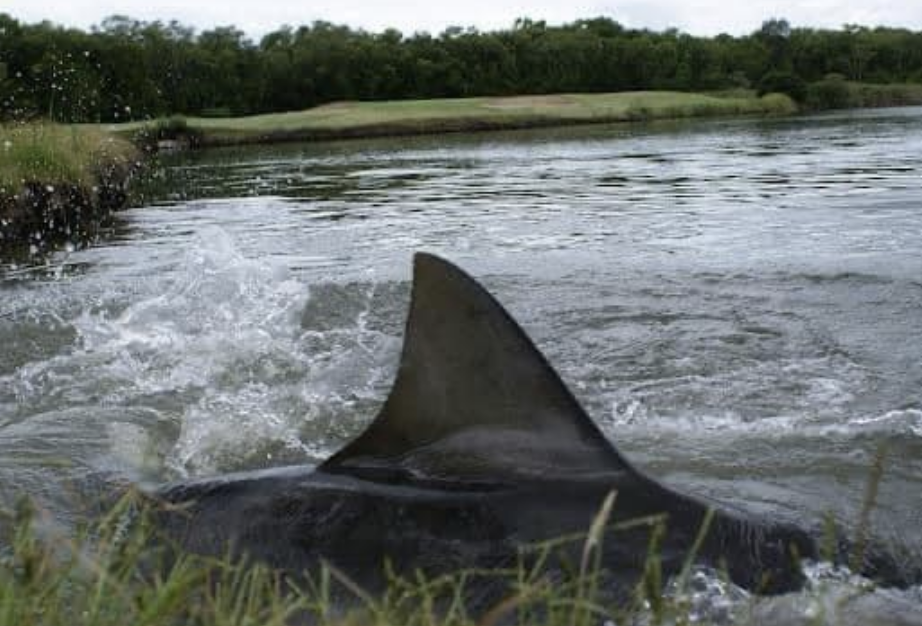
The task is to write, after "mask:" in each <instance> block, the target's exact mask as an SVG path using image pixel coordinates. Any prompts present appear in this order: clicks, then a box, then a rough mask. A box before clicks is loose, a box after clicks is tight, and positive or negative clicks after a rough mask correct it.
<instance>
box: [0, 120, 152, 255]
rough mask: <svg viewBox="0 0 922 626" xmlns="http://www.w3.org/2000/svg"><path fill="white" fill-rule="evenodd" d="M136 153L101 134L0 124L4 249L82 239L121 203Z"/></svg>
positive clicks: (0, 245) (0, 229)
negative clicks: (93, 223)
mask: <svg viewBox="0 0 922 626" xmlns="http://www.w3.org/2000/svg"><path fill="white" fill-rule="evenodd" d="M136 155H137V151H136V149H135V148H134V146H132V145H131V143H130V142H128V141H126V140H125V139H124V138H119V137H114V136H112V135H111V134H109V133H106V132H103V131H102V130H100V129H96V128H90V127H78V126H62V125H56V124H46V123H30V124H15V125H2V126H0V252H2V253H7V252H10V251H11V250H13V249H15V248H18V247H21V246H23V245H25V246H33V247H34V246H39V247H41V246H44V245H46V244H48V243H50V242H52V241H54V240H55V239H59V238H61V237H79V236H80V235H81V234H85V231H87V230H88V229H89V226H90V222H92V221H93V220H97V219H99V218H100V217H101V216H103V215H104V214H105V213H107V212H108V211H110V210H112V209H115V208H118V207H119V205H120V204H122V203H124V200H125V197H124V187H125V183H126V181H127V178H128V175H129V172H130V170H131V168H132V165H133V163H134V162H135V160H136Z"/></svg>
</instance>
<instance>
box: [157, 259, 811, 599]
mask: <svg viewBox="0 0 922 626" xmlns="http://www.w3.org/2000/svg"><path fill="white" fill-rule="evenodd" d="M613 491H614V492H615V493H616V501H615V506H614V509H613V514H612V518H611V523H612V524H616V523H618V522H620V521H625V520H632V519H636V518H640V517H645V516H651V515H659V516H662V519H664V520H665V535H664V536H663V538H662V543H661V546H660V557H661V563H662V567H663V570H664V572H666V573H674V572H677V571H678V570H679V569H680V568H681V566H682V564H683V562H684V561H685V559H686V557H687V555H688V554H689V552H690V550H691V548H692V545H693V543H694V541H695V537H696V536H697V535H698V533H699V529H700V528H701V526H702V524H703V522H704V520H705V517H706V515H707V512H708V510H709V509H712V508H713V509H714V514H713V518H712V521H711V524H710V526H709V531H708V533H707V535H706V537H705V539H704V542H703V544H702V545H701V547H700V550H699V551H698V552H697V555H696V560H697V562H698V563H700V564H703V565H707V566H712V567H714V568H718V569H722V570H724V571H726V573H727V575H728V576H729V577H730V579H731V580H732V581H733V582H735V583H736V584H738V585H740V586H742V587H744V588H746V589H750V590H755V591H758V592H760V593H780V592H785V591H788V590H792V589H796V588H798V587H800V586H801V584H802V582H803V575H802V573H801V570H800V567H799V559H802V558H815V557H816V556H817V544H816V543H815V541H814V540H813V539H812V538H811V537H810V536H809V535H808V534H807V533H806V532H804V531H803V530H801V529H799V528H797V527H794V526H790V525H785V524H779V523H774V522H773V521H771V520H768V519H759V518H756V517H752V516H748V515H746V514H745V513H742V512H736V511H731V510H730V509H729V508H728V507H726V506H722V505H717V504H716V503H713V502H710V501H707V500H705V499H703V498H699V497H693V496H689V495H685V494H681V493H678V492H676V491H673V490H672V489H670V488H669V487H666V486H664V485H662V484H660V483H659V482H657V481H656V480H654V479H652V478H650V477H648V476H646V475H644V474H643V473H642V472H641V471H639V470H638V469H636V468H634V467H633V466H632V465H631V464H630V463H629V462H628V461H627V459H625V458H624V457H623V456H622V455H621V454H620V453H619V452H618V451H617V450H616V449H615V448H614V446H613V445H612V444H611V443H610V442H609V441H608V440H607V439H606V438H605V436H603V434H602V433H601V432H600V431H599V429H598V428H597V427H596V426H595V424H594V423H593V422H592V420H591V419H590V418H589V417H588V416H587V415H586V413H585V412H584V411H583V409H582V408H581V407H580V405H579V403H578V402H577V400H576V399H575V398H574V397H573V395H572V394H571V393H570V391H569V390H568V389H567V387H566V386H565V385H564V384H563V382H562V381H561V379H560V378H559V376H558V375H557V374H556V373H555V372H554V370H553V368H551V366H550V365H549V364H548V362H547V361H546V360H545V358H544V357H543V356H542V355H541V353H540V352H539V351H538V350H537V348H536V347H535V346H534V345H533V344H532V342H531V341H530V339H529V338H528V337H527V336H526V334H525V333H524V332H523V331H522V330H521V328H520V327H519V326H518V325H517V324H516V322H515V321H514V320H513V319H512V318H511V317H510V316H509V314H508V313H507V312H506V311H505V310H504V309H503V307H502V306H501V305H500V304H499V303H498V302H497V301H496V300H494V298H493V297H492V296H491V295H490V294H489V293H487V291H486V290H485V289H484V288H483V287H481V286H480V285H479V284H478V283H477V282H476V281H475V280H474V279H472V278H471V277H469V276H468V275H467V274H465V273H464V272H462V271H461V270H459V269H458V268H457V267H455V266H453V265H451V264H450V263H448V262H446V261H444V260H442V259H440V258H438V257H435V256H432V255H429V254H417V255H416V257H415V267H414V279H413V295H412V301H411V305H410V313H409V318H408V321H407V326H406V333H405V338H404V347H403V353H402V357H401V361H400V365H399V370H398V373H397V378H396V381H395V383H394V386H393V389H392V390H391V392H390V395H389V397H388V398H387V400H386V402H385V404H384V406H383V408H382V409H381V412H380V413H379V415H378V416H377V418H376V419H375V420H374V422H373V423H372V424H371V425H370V426H369V427H368V429H367V430H366V431H365V432H364V433H362V434H361V435H360V436H359V437H358V438H357V439H355V440H354V441H352V442H351V443H349V444H348V445H347V446H346V447H345V448H343V449H342V450H341V451H339V452H338V453H336V454H335V455H333V456H332V457H331V458H330V459H328V460H327V461H326V462H325V463H323V464H322V465H320V466H319V467H318V468H316V469H313V468H299V467H292V468H281V469H275V470H267V471H262V472H256V473H248V474H238V475H231V476H225V477H222V478H217V479H212V480H207V481H200V482H195V483H189V484H180V485H173V486H168V487H166V488H164V489H162V490H161V491H160V492H159V494H157V495H158V496H159V497H160V498H161V499H163V500H165V501H167V502H170V503H176V504H182V506H179V507H175V508H176V509H177V510H176V511H175V512H174V513H169V514H165V515H164V516H163V517H162V518H161V520H160V521H161V523H162V524H163V526H164V528H165V529H166V531H167V533H168V535H169V536H171V537H172V538H174V539H175V541H176V542H177V543H178V544H179V546H181V547H182V548H183V549H185V550H189V551H193V552H196V553H203V554H215V555H223V554H226V553H227V552H228V551H233V552H234V553H236V554H239V555H241V556H243V555H246V556H247V557H248V558H251V559H255V560H257V561H261V562H264V563H267V564H269V565H271V566H273V567H277V568H280V569H281V570H283V571H286V572H291V573H293V574H298V573H299V572H303V571H305V570H310V569H311V568H313V567H315V566H316V565H317V564H318V563H319V562H320V561H321V560H325V561H328V562H330V563H332V564H333V565H335V566H336V567H337V568H339V569H340V570H342V571H343V572H344V573H346V574H347V575H348V576H350V577H351V578H353V579H354V580H355V581H356V582H358V583H360V584H362V585H366V586H367V587H368V588H369V589H374V588H376V587H378V586H379V585H380V583H381V581H382V572H383V566H384V563H385V560H387V561H389V563H390V564H391V566H392V567H393V568H394V570H396V571H397V572H413V571H416V570H421V571H423V572H426V573H427V574H430V575H433V574H438V573H444V572H447V571H453V570H456V569H458V568H467V567H495V566H508V565H510V564H512V563H514V562H515V560H516V558H517V555H518V551H519V548H520V547H521V546H523V545H525V544H531V543H535V542H541V541H544V540H549V539H553V538H556V537H560V536H563V535H568V534H571V533H579V532H585V531H587V529H588V528H589V526H590V523H591V521H592V519H593V517H594V515H595V514H596V513H597V511H598V510H599V507H600V505H601V504H602V502H603V500H604V498H605V497H606V495H607V494H609V493H610V492H613ZM649 535H650V529H649V527H638V528H635V529H633V530H630V531H625V530H612V531H610V532H608V534H607V535H606V536H605V539H604V554H603V565H604V567H605V568H606V569H607V570H608V571H609V572H610V573H611V574H612V575H613V576H614V577H615V578H616V579H617V580H618V581H623V583H624V585H625V586H627V585H632V584H634V583H636V581H637V579H638V576H639V575H640V574H641V572H642V571H643V566H644V562H645V560H646V558H647V548H648V542H649Z"/></svg>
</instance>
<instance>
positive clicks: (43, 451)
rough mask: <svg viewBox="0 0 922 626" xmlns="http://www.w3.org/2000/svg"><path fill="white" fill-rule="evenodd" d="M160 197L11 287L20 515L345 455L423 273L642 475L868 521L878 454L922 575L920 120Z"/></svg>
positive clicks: (427, 146)
mask: <svg viewBox="0 0 922 626" xmlns="http://www.w3.org/2000/svg"><path fill="white" fill-rule="evenodd" d="M144 191H145V200H144V202H142V206H139V207H137V208H134V209H131V210H128V211H125V212H123V213H121V214H120V215H119V216H118V219H117V223H116V225H115V227H114V229H113V231H112V233H111V234H110V236H109V237H108V238H106V239H105V240H103V241H100V242H98V244H97V245H94V246H93V247H90V248H87V249H80V250H74V251H62V252H61V253H59V254H57V255H55V256H53V257H52V258H50V259H48V260H47V261H45V262H42V263H36V264H35V265H19V266H15V265H11V264H6V265H4V266H2V267H0V504H2V505H8V504H9V503H10V502H11V501H12V499H13V498H14V497H15V494H16V493H20V492H26V493H29V494H31V495H33V496H34V497H36V498H38V499H40V500H41V501H42V502H43V503H44V505H45V506H46V507H48V508H49V510H51V511H53V512H54V514H55V515H56V516H58V517H59V518H61V519H62V520H65V521H72V520H73V519H75V518H76V517H78V516H79V514H78V513H77V507H75V505H74V501H75V499H77V497H76V496H75V494H79V493H82V492H83V491H85V490H86V487H87V485H88V484H93V485H96V488H98V485H99V484H103V485H105V484H106V482H107V481H110V480H116V479H117V480H127V481H132V482H138V483H142V484H147V485H151V484H157V483H159V482H162V481H164V480H171V479H177V478H184V477H198V476H206V475H210V474H213V473H219V472H224V471H229V470H239V469H251V468H261V467H270V466H273V465H279V464H287V463H316V462H317V461H319V460H321V459H323V458H324V457H325V456H327V455H328V454H330V453H331V452H332V451H334V450H336V449H337V447H338V446H340V445H341V444H343V443H344V442H345V441H347V440H348V439H349V438H350V437H351V436H353V435H355V434H356V433H358V432H359V431H360V430H361V429H362V428H363V427H364V426H365V425H366V424H367V423H368V422H369V421H370V420H371V419H372V417H373V416H374V414H375V412H376V410H377V409H378V407H379V406H380V404H381V402H382V400H383V398H384V397H385V396H386V394H387V390H388V388H389V385H390V381H391V379H392V377H393V375H394V371H395V368H396V364H397V358H398V355H399V350H400V341H401V332H402V324H403V318H404V315H405V313H406V308H407V299H408V296H409V283H408V281H409V276H410V269H411V257H412V254H413V252H414V251H416V250H426V251H430V252H435V253H438V254H441V255H444V256H445V257H447V258H449V259H450V260H452V261H454V262H456V263H458V264H459V265H461V266H462V267H464V268H465V269H466V270H468V271H469V272H470V273H471V274H473V275H474V276H476V277H478V278H479V279H480V280H482V282H483V283H484V284H485V285H486V286H487V287H488V288H489V289H490V290H491V291H492V292H493V293H494V294H495V295H496V296H497V297H498V298H499V299H500V301H501V302H503V303H504V304H505V305H506V306H507V308H508V309H509V310H510V312H511V313H512V314H513V315H514V316H515V317H516V318H517V319H518V320H519V321H520V322H521V324H522V325H523V327H524V328H525V329H526V330H527V331H528V332H529V333H530V334H531V336H532V337H533V338H534V339H535V341H536V342H537V344H538V345H539V346H540V347H541V349H542V350H543V351H544V352H545V353H546V354H547V355H548V357H549V359H550V361H551V362H552V363H553V364H554V365H555V367H557V369H558V370H559V371H560V373H561V375H562V377H563V378H564V380H565V381H566V382H567V383H568V384H569V385H570V386H571V388H572V389H573V391H574V393H575V394H576V395H577V397H578V398H579V399H580V400H581V401H582V402H583V403H584V405H585V406H586V408H587V410H588V411H589V413H590V414H591V415H592V416H593V418H594V419H595V420H596V421H597V423H598V424H599V426H600V427H601V428H602V429H603V431H604V432H605V433H606V434H607V435H608V436H609V437H610V439H611V440H612V442H614V443H615V445H617V446H618V448H619V449H620V450H622V451H623V452H624V453H625V454H626V455H627V456H628V457H629V458H631V459H632V460H634V461H635V463H636V464H637V465H639V466H640V467H642V468H644V469H646V470H647V471H649V472H650V473H652V474H654V475H656V476H658V477H660V478H662V479H663V480H665V481H666V482H668V483H670V484H673V485H676V486H679V487H680V488H682V489H687V490H689V491H695V492H697V493H703V494H707V495H709V496H713V497H715V498H718V499H722V500H725V501H728V502H733V503H735V504H738V505H740V506H744V507H745V508H748V509H750V510H753V511H755V512H759V513H764V514H767V515H772V516H777V517H782V518H785V519H790V520H793V521H797V522H799V523H801V524H804V525H809V526H818V525H819V524H820V523H821V521H822V519H823V517H824V515H826V514H829V513H832V514H834V515H836V516H837V517H838V518H840V519H841V520H842V521H843V523H844V524H845V525H846V526H848V525H849V524H853V523H854V522H855V520H856V519H857V517H858V511H859V509H860V508H861V506H862V500H863V498H864V495H863V494H864V492H865V484H866V482H867V480H868V477H869V474H870V473H871V467H872V465H873V463H874V460H875V458H876V457H878V456H879V455H881V454H883V455H884V467H885V471H884V474H883V478H882V481H881V483H880V489H879V494H878V497H877V501H876V506H875V508H874V512H873V515H872V518H871V522H872V530H873V533H874V535H875V536H876V537H878V538H879V539H880V540H881V541H887V542H890V543H892V545H894V546H895V548H894V550H895V551H897V552H898V553H899V554H903V555H907V556H906V558H907V560H910V561H915V560H917V559H918V558H920V555H922V530H920V529H922V109H920V108H913V109H892V110H880V111H864V112H846V113H837V114H827V115H822V116H813V117H799V118H795V119H779V120H742V121H708V122H701V121H697V122H694V123H685V124H681V123H664V124H657V125H649V126H631V127H613V128H607V127H591V128H590V127H586V128H579V129H566V130H551V131H541V132H517V133H501V134H479V135H469V136H466V135H457V136H440V137H421V138H411V139H389V140H375V141H367V142H366V141H350V142H340V143H329V144H310V145H285V146H272V147H248V148H246V149H241V150H215V151H208V152H202V153H194V154H187V155H181V156H178V157H174V158H172V159H167V160H166V161H165V162H164V168H163V169H162V170H161V171H160V173H159V174H158V175H157V176H156V177H155V178H153V179H152V180H150V181H148V183H147V184H146V185H145V186H144ZM906 593H907V594H910V595H909V600H906V598H902V600H901V601H907V602H910V606H913V607H914V609H916V610H918V612H919V613H922V597H920V596H922V593H920V592H919V590H918V589H916V590H910V591H909V592H906ZM912 594H915V595H912ZM913 603H914V604H913Z"/></svg>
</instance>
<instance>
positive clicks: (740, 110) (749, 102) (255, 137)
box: [104, 91, 797, 147]
mask: <svg viewBox="0 0 922 626" xmlns="http://www.w3.org/2000/svg"><path fill="white" fill-rule="evenodd" d="M796 111H797V106H796V104H795V103H794V102H793V101H792V100H791V99H790V98H788V97H787V96H785V95H782V94H768V95H765V96H763V97H756V96H755V95H754V94H752V93H750V92H734V93H727V94H722V95H707V94H700V93H680V92H669V91H655V92H654V91H641V92H623V93H605V94H553V95H538V96H514V97H502V98H499V97H496V98H493V97H482V98H452V99H439V100H402V101H383V102H338V103H333V104H327V105H323V106H319V107H315V108H312V109H307V110H305V111H294V112H288V113H271V114H266V115H254V116H249V117H237V118H202V117H188V118H170V119H167V120H158V121H155V122H152V123H151V122H133V123H126V124H115V125H106V126H104V128H105V129H106V130H107V131H110V132H113V133H115V134H118V135H121V136H123V137H134V138H139V139H140V141H141V142H142V143H147V144H150V145H156V144H157V143H158V142H159V144H160V145H161V146H167V147H188V146H203V147H204V146H225V145H242V144H256V143H277V142H284V141H321V140H333V139H349V138H367V137H385V136H401V135H419V134H432V133H449V132H473V131H480V130H513V129H523V128H540V127H552V126H566V125H575V124H606V123H616V122H632V121H646V120H657V119H678V118H691V117H715V116H738V115H787V114H791V113H794V112H796Z"/></svg>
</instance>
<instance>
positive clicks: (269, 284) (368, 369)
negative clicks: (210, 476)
mask: <svg viewBox="0 0 922 626" xmlns="http://www.w3.org/2000/svg"><path fill="white" fill-rule="evenodd" d="M308 294H309V289H308V287H307V285H305V284H302V283H301V282H299V281H298V280H297V279H296V278H294V277H293V276H292V275H291V274H290V272H289V271H288V270H287V269H286V268H285V267H283V266H279V265H273V264H272V263H271V262H269V261H266V260H265V259H249V258H246V257H245V256H243V255H242V254H241V253H240V252H239V251H238V249H237V248H236V246H235V244H234V241H233V240H232V239H231V238H230V237H229V236H228V235H227V234H226V233H225V232H224V231H223V230H221V229H219V228H209V229H207V230H205V231H203V232H202V233H200V234H199V236H198V237H197V238H196V241H195V242H194V244H193V246H192V247H191V249H190V250H189V251H188V252H187V253H186V255H185V257H184V258H183V259H182V260H181V262H180V266H179V269H178V271H177V272H176V274H175V276H174V277H173V279H172V281H171V282H170V283H169V284H168V285H167V287H166V288H165V289H163V290H162V293H159V294H155V295H151V296H150V297H142V299H140V300H138V301H137V302H134V303H132V304H130V305H129V306H128V307H127V308H125V309H124V310H123V311H122V312H121V313H119V314H116V315H110V314H107V313H106V312H89V311H87V312H84V313H83V314H82V315H81V316H80V317H79V318H78V319H77V320H75V322H74V325H75V327H76V329H77V333H78V337H79V345H80V350H79V354H78V355H77V358H79V359H80V360H81V362H82V364H83V365H89V366H91V367H92V369H93V376H94V377H95V379H96V382H95V384H96V387H97V388H103V389H105V390H106V396H105V397H104V398H103V402H105V403H106V404H116V405H120V406H123V405H132V406H138V405H147V406H153V407H155V409H156V411H158V412H159V413H160V414H161V415H162V416H163V417H164V420H165V421H166V422H167V423H168V424H172V425H173V426H172V427H171V428H170V427H168V430H171V431H172V433H173V434H171V435H167V437H168V438H169V439H170V440H172V444H171V445H170V446H169V447H168V449H167V450H166V451H165V452H163V453H162V454H163V456H164V457H165V458H163V463H164V464H165V466H166V468H168V469H169V470H170V471H171V472H172V473H174V474H177V475H180V476H190V475H202V474H207V473H213V472H218V471H224V470H228V469H239V468H240V467H241V466H242V465H246V464H247V462H248V460H251V459H252V457H253V456H254V455H261V456H262V458H263V460H264V462H265V463H268V464H272V462H273V461H274V459H273V458H272V456H273V455H274V454H278V453H280V452H282V453H284V454H285V455H287V458H289V459H294V460H298V461H300V462H305V461H307V462H309V461H311V460H316V459H317V458H321V457H323V456H325V455H326V454H328V453H329V451H330V450H329V449H328V448H329V443H328V442H329V433H326V436H325V437H316V438H315V437H314V436H313V435H312V434H310V435H308V436H305V432H306V431H307V430H309V429H310V424H311V422H312V421H313V420H319V421H322V420H324V419H329V416H330V415H331V414H337V413H343V412H344V410H348V409H350V408H352V406H353V405H354V404H355V402H356V398H357V397H358V398H361V397H372V396H374V395H375V394H374V392H373V391H370V390H371V389H372V388H373V387H374V385H375V384H376V381H377V380H378V377H379V375H380V372H381V371H382V368H383V369H384V371H386V369H387V366H388V365H389V363H387V361H388V359H390V358H391V357H392V355H393V353H394V352H395V351H394V349H393V347H392V342H393V340H392V338H390V337H387V336H384V335H381V334H380V333H375V332H373V331H371V330H369V329H368V327H367V321H366V320H365V316H366V314H367V311H360V312H359V313H358V315H357V317H353V318H352V319H351V320H347V323H348V325H347V326H346V327H340V328H333V329H326V330H324V331H313V330H305V329H304V328H302V323H301V314H302V311H303V310H304V308H305V305H306V304H307V302H308V301H309V295H308ZM345 388H351V389H352V391H351V395H350V393H347V392H346V391H345ZM363 390H364V392H365V396H363V395H362V394H363ZM323 426H324V427H328V426H329V424H325V425H323ZM341 430H342V429H341ZM347 430H348V429H347ZM113 432H114V433H116V434H118V433H121V434H122V435H123V434H124V432H126V431H125V429H115V430H113ZM131 432H134V431H131ZM124 439H125V437H123V436H118V437H116V438H115V440H114V441H113V446H114V447H116V448H118V449H120V450H122V452H123V453H124V452H125V451H131V450H135V449H137V448H138V444H137V442H138V441H140V438H139V437H137V436H135V435H133V436H132V437H131V438H130V439H131V441H128V442H127V443H126V442H125V441H123V440H124ZM138 454H141V453H140V452H138Z"/></svg>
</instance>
